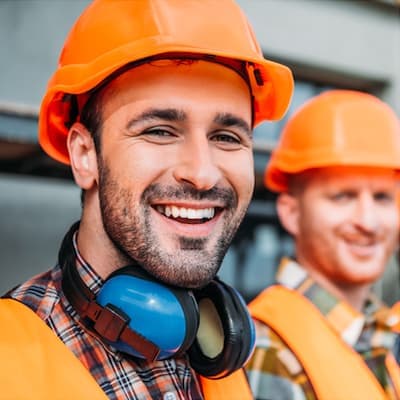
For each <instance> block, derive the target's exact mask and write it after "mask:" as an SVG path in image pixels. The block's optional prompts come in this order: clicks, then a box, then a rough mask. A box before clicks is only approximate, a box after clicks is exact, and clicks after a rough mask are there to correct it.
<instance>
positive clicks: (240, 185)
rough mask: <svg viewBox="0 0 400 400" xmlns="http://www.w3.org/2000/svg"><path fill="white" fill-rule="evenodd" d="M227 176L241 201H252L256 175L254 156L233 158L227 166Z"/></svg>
mask: <svg viewBox="0 0 400 400" xmlns="http://www.w3.org/2000/svg"><path fill="white" fill-rule="evenodd" d="M224 169H225V171H227V172H226V174H225V175H226V176H227V178H228V180H229V181H230V183H231V184H232V186H233V188H234V190H235V191H236V193H237V194H238V198H239V202H250V199H251V197H252V195H253V191H254V184H255V175H254V164H253V158H252V156H248V157H242V158H238V159H235V158H232V160H230V162H229V166H225V168H224Z"/></svg>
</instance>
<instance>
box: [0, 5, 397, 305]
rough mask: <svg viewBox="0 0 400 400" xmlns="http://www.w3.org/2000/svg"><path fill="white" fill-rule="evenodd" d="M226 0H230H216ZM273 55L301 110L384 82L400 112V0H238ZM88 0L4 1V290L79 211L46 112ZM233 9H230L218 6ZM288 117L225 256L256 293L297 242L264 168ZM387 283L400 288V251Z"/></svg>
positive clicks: (31, 267)
mask: <svg viewBox="0 0 400 400" xmlns="http://www.w3.org/2000/svg"><path fill="white" fill-rule="evenodd" d="M216 1H218V0H216ZM238 3H239V4H240V6H241V7H242V8H243V10H244V11H245V12H246V14H247V15H248V17H249V19H250V20H251V22H252V24H253V26H254V29H255V33H256V36H257V37H258V39H259V41H260V43H261V45H262V49H263V51H264V53H265V56H266V57H267V58H270V59H272V60H275V61H279V62H283V63H285V64H287V65H288V66H290V67H291V68H292V70H293V72H294V75H295V79H296V90H295V95H294V98H293V101H292V105H291V108H290V110H289V114H288V115H290V113H291V112H292V111H293V109H295V108H297V107H298V106H299V105H300V104H301V103H303V102H304V101H305V100H307V99H308V98H309V97H311V96H313V95H315V94H317V93H319V92H321V91H323V90H325V89H328V88H349V89H358V90H363V91H366V92H370V93H373V94H375V95H377V96H379V97H380V98H382V99H383V100H384V101H386V102H387V103H389V104H390V105H391V106H392V107H393V108H394V109H395V111H396V112H397V113H398V114H399V115H400V2H399V1H397V0H386V1H385V0H381V1H378V0H285V1H282V0H238ZM87 4H89V1H88V0H0V49H1V53H0V54H1V56H0V57H1V62H0V218H1V223H0V254H1V258H0V293H2V292H4V291H6V290H7V289H9V288H10V287H12V286H13V285H15V284H17V283H18V282H20V281H22V280H24V279H26V278H28V277H29V276H31V275H32V274H35V273H38V272H41V271H44V270H46V269H48V268H50V267H51V266H53V264H54V263H55V262H56V260H57V252H58V246H59V243H60V241H61V239H62V237H63V234H64V232H65V230H66V229H67V228H68V227H69V225H70V224H71V223H72V222H74V221H75V220H76V219H78V218H79V214H80V200H79V190H78V188H77V187H76V186H75V184H74V183H73V180H72V177H71V174H70V172H69V170H68V168H66V167H65V166H62V165H60V164H58V163H56V162H54V161H52V160H51V159H49V158H48V157H47V156H46V155H45V154H44V153H43V152H42V151H41V149H40V148H39V146H38V144H37V138H36V135H37V115H38V110H39V106H40V101H41V97H42V96H43V94H44V92H45V88H46V84H47V80H48V79H49V77H50V76H51V74H52V72H53V71H54V69H55V67H56V65H57V59H58V55H59V52H60V50H61V46H62V43H63V42H64V39H65V37H66V35H67V33H68V30H69V28H70V27H71V25H72V23H73V21H74V20H75V18H76V17H77V16H78V15H79V14H80V12H81V11H82V10H83V9H84V7H85V6H86V5H87ZM216 17H217V18H223V16H216ZM284 121H285V119H284V120H282V121H280V122H277V123H265V124H263V125H261V126H260V127H258V128H257V130H256V133H255V171H256V178H257V179H256V183H257V185H256V191H255V194H254V198H253V201H252V203H251V206H250V209H249V212H248V215H247V217H246V219H245V221H244V223H243V225H242V227H241V229H240V231H239V232H238V235H237V236H236V238H235V241H234V243H233V246H232V247H231V249H230V250H229V252H228V254H227V256H226V257H225V260H224V264H223V267H222V270H221V275H222V277H223V278H224V279H226V280H227V281H229V282H230V283H231V284H233V285H235V286H236V287H237V288H238V289H239V290H240V291H241V292H242V293H243V294H244V295H245V297H246V298H247V299H250V298H252V297H253V296H254V295H255V294H256V293H257V292H258V291H259V290H261V289H262V288H263V287H264V286H265V284H266V283H267V282H271V281H272V277H273V274H274V269H275V267H276V264H277V262H278V260H279V258H280V256H281V255H282V254H283V253H287V252H289V253H291V252H292V242H291V239H290V238H289V237H288V236H287V234H286V233H285V232H284V231H283V230H282V228H281V226H280V225H279V222H278V220H277V218H276V213H275V206H274V200H275V196H274V195H273V194H272V193H270V192H268V191H267V190H266V189H264V188H263V185H262V174H263V170H264V167H265V164H266V162H267V161H268V157H269V154H270V151H271V149H272V148H273V147H274V143H275V142H276V140H277V138H278V137H279V133H280V129H281V127H282V124H283V123H284ZM376 291H377V293H378V294H379V295H381V296H382V297H383V298H384V299H385V300H386V301H387V302H389V303H392V302H394V301H395V300H397V299H400V289H399V273H398V265H397V262H396V260H395V259H394V258H393V260H392V262H391V263H390V265H389V266H388V271H387V273H386V274H385V277H384V279H383V280H382V281H381V282H379V284H378V285H377V286H376Z"/></svg>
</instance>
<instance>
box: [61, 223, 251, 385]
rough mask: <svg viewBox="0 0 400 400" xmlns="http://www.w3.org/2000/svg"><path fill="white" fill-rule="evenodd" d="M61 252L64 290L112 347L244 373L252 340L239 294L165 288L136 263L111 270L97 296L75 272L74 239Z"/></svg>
mask: <svg viewBox="0 0 400 400" xmlns="http://www.w3.org/2000/svg"><path fill="white" fill-rule="evenodd" d="M78 226H79V223H77V224H74V226H73V227H72V228H71V229H70V231H69V232H68V233H67V235H66V236H65V238H64V240H63V243H62V245H61V249H60V252H59V263H60V265H61V267H62V270H63V278H62V288H63V291H64V293H65V296H66V297H67V299H68V300H69V302H70V303H71V305H72V306H73V308H74V309H75V310H76V311H77V313H78V314H79V316H80V318H81V320H82V322H83V323H84V325H85V326H86V327H87V328H88V329H90V330H92V331H94V332H95V333H96V334H97V335H98V336H99V337H101V338H102V339H103V340H104V341H105V342H107V343H109V344H111V345H112V346H114V347H115V348H116V349H117V350H119V351H122V352H124V353H127V354H129V355H131V356H134V357H137V358H141V359H146V360H149V361H154V360H164V359H167V358H170V357H177V356H180V355H182V354H183V353H185V352H187V354H188V356H189V361H190V364H191V366H192V367H193V369H194V370H195V371H196V372H197V373H199V374H201V375H203V376H206V377H209V378H214V379H217V378H222V377H224V376H227V375H229V374H231V373H232V372H234V371H235V370H237V369H238V368H241V367H242V366H243V364H244V363H245V362H246V361H247V359H248V358H249V357H250V355H251V353H252V351H253V348H254V343H255V329H254V324H253V321H252V319H251V317H250V315H249V313H248V311H247V307H246V304H245V302H244V300H243V299H242V297H241V296H240V294H239V293H238V292H237V291H236V290H235V289H233V288H232V287H230V286H228V285H227V284H225V283H224V282H222V281H221V280H219V279H218V278H216V279H214V280H213V281H211V282H210V283H209V284H208V285H207V286H206V287H204V288H203V289H199V290H193V291H191V290H187V289H182V288H178V287H174V286H170V285H166V284H164V283H162V282H160V281H158V280H156V279H155V278H154V277H152V276H151V275H149V274H147V273H146V272H145V271H144V270H143V269H142V268H141V267H140V266H139V265H137V264H136V265H130V266H126V267H123V268H120V269H118V270H116V271H115V272H113V273H112V274H111V275H110V276H109V277H108V278H107V279H106V280H105V282H104V284H103V286H102V287H101V289H100V291H99V293H98V294H97V295H95V294H94V293H93V292H92V291H91V290H90V289H89V287H87V286H86V285H85V283H84V282H83V280H82V278H81V277H80V275H79V273H78V271H77V269H76V265H75V262H76V253H75V248H74V245H73V235H74V232H75V231H76V229H77V228H78Z"/></svg>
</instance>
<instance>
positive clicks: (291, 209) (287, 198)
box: [276, 193, 300, 236]
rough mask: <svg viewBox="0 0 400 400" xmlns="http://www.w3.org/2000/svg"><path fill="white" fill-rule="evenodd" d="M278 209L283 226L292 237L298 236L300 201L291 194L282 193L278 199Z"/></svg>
mask: <svg viewBox="0 0 400 400" xmlns="http://www.w3.org/2000/svg"><path fill="white" fill-rule="evenodd" d="M276 209H277V212H278V216H279V220H280V221H281V224H282V226H283V227H284V228H285V229H286V230H287V231H288V233H290V234H291V235H292V236H296V235H297V234H298V232H299V216H300V213H299V201H298V199H297V198H296V197H295V196H293V195H291V194H289V193H281V194H280V195H279V196H278V198H277V203H276Z"/></svg>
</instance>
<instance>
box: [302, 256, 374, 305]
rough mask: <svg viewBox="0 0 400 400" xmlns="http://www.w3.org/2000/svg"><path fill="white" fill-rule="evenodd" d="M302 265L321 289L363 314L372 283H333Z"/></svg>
mask: <svg viewBox="0 0 400 400" xmlns="http://www.w3.org/2000/svg"><path fill="white" fill-rule="evenodd" d="M299 263H300V265H301V266H302V267H303V268H305V269H306V270H307V272H308V274H309V275H310V276H311V277H312V278H313V279H314V280H315V282H317V283H318V284H319V285H320V286H321V287H323V288H324V289H325V290H327V291H328V292H330V293H332V294H333V295H334V296H336V297H338V298H339V299H341V300H344V301H346V302H347V303H349V304H350V305H351V306H352V307H353V308H354V309H355V310H357V311H359V312H362V310H363V307H364V304H365V302H366V301H367V299H368V296H369V293H370V291H371V284H370V283H360V284H342V283H337V282H332V281H331V280H330V279H329V278H327V277H326V276H325V275H323V274H321V273H320V272H319V271H316V270H315V269H313V268H309V267H307V265H304V264H301V262H299Z"/></svg>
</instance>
